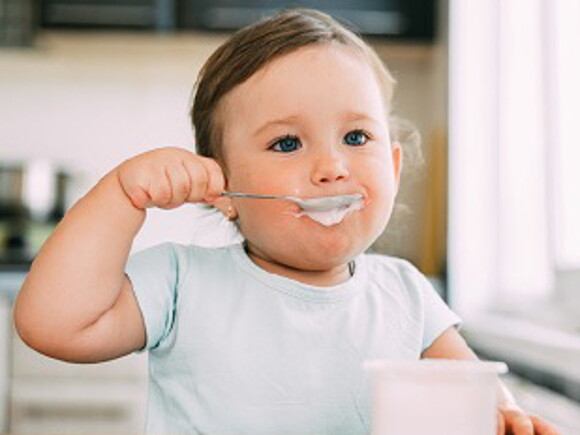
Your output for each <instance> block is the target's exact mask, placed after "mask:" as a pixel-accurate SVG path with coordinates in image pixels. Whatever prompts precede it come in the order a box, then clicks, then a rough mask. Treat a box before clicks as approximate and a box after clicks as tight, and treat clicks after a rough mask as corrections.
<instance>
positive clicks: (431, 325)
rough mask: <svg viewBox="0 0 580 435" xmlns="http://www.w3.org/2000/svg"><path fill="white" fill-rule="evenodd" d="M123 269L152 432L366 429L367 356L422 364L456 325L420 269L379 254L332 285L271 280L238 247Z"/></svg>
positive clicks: (345, 433) (172, 253) (292, 434)
mask: <svg viewBox="0 0 580 435" xmlns="http://www.w3.org/2000/svg"><path fill="white" fill-rule="evenodd" d="M126 272H127V275H128V276H129V278H130V280H131V282H132V283H133V288H134V291H135V294H136V297H137V300H138V302H139V306H140V308H141V311H142V313H143V317H144V319H145V327H146V332H147V344H146V349H148V350H149V399H148V412H147V433H150V434H172V435H176V434H212V435H230V434H240V435H241V434H252V435H266V434H267V435H315V434H316V435H325V434H332V435H358V434H368V433H369V432H370V424H371V422H370V413H371V412H370V388H369V387H370V376H369V374H368V373H365V372H364V371H363V370H362V368H361V365H362V363H363V361H365V360H369V359H378V358H390V359H398V360H417V359H419V358H420V356H421V353H422V351H423V350H424V349H426V348H427V347H428V346H429V345H430V344H431V343H432V342H433V341H434V340H435V339H436V338H437V337H438V336H439V335H440V334H441V333H442V332H443V331H445V330H446V329H447V328H449V327H450V326H452V325H455V324H457V323H459V319H458V317H457V316H456V315H455V314H454V313H453V312H451V311H450V310H449V308H448V307H447V306H446V305H445V304H444V303H443V301H442V300H441V299H440V297H439V296H438V294H437V293H436V292H435V290H434V289H433V288H432V286H431V285H430V283H429V282H428V281H427V279H426V278H425V277H424V276H423V275H422V274H421V273H420V272H419V271H418V270H417V269H415V268H414V267H413V266H412V265H411V264H410V263H409V262H407V261H404V260H401V259H397V258H393V257H388V256H383V255H371V254H363V255H360V256H359V257H358V258H357V259H356V268H355V273H354V275H353V276H352V277H351V278H350V279H349V280H348V281H347V282H345V283H342V284H340V285H336V286H333V287H316V286H312V285H307V284H303V283H300V282H298V281H295V280H292V279H289V278H286V277H282V276H279V275H274V274H271V273H269V272H267V271H265V270H263V269H261V268H260V267H258V266H257V265H255V264H254V263H253V262H252V261H251V260H250V258H249V257H248V256H247V254H246V253H245V251H244V248H243V246H242V245H232V246H228V247H223V248H202V247H196V246H182V245H177V244H169V243H168V244H163V245H159V246H156V247H153V248H149V249H146V250H144V251H142V252H140V253H137V254H135V255H133V256H132V257H131V258H130V261H129V263H128V265H127V268H126Z"/></svg>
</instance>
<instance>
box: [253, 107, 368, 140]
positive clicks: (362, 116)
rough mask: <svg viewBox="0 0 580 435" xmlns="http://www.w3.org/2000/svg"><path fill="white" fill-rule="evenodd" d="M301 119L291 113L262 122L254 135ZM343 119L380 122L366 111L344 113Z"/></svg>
mask: <svg viewBox="0 0 580 435" xmlns="http://www.w3.org/2000/svg"><path fill="white" fill-rule="evenodd" d="M300 120H301V116H300V115H290V116H286V117H284V118H279V119H272V120H271V121H268V122H266V123H265V124H262V125H261V126H260V127H258V128H257V129H256V130H255V131H254V136H258V135H259V134H260V133H262V132H263V131H264V130H266V129H267V128H269V127H272V126H275V125H292V124H296V122H298V121H300ZM343 120H346V121H363V120H367V121H372V122H375V123H378V122H379V121H377V120H376V119H375V118H374V117H372V116H370V115H367V114H366V113H362V112H347V113H345V114H344V115H343Z"/></svg>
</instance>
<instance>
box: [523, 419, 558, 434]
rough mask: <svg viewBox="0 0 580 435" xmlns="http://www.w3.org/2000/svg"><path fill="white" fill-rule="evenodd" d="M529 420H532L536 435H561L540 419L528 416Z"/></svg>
mask: <svg viewBox="0 0 580 435" xmlns="http://www.w3.org/2000/svg"><path fill="white" fill-rule="evenodd" d="M530 420H532V424H533V425H534V430H535V431H536V432H535V433H536V434H538V435H561V434H560V431H559V430H557V429H556V428H555V427H553V426H552V425H551V424H550V423H548V422H547V421H545V420H543V419H541V418H540V417H537V416H535V415H530Z"/></svg>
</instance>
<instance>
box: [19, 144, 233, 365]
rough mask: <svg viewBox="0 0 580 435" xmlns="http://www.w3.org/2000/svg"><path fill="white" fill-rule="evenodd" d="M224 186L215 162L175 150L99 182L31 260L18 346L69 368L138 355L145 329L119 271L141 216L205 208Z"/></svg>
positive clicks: (146, 157) (145, 157) (143, 158)
mask: <svg viewBox="0 0 580 435" xmlns="http://www.w3.org/2000/svg"><path fill="white" fill-rule="evenodd" d="M223 184H224V179H223V173H222V171H221V169H220V167H219V166H218V164H217V163H216V162H215V161H213V160H211V159H207V158H204V157H200V156H197V155H195V154H193V153H191V152H189V151H186V150H183V149H179V148H164V149H158V150H154V151H151V152H148V153H144V154H141V155H138V156H136V157H134V158H132V159H129V160H127V161H126V162H124V163H123V164H121V165H120V166H118V167H117V168H115V169H114V170H113V171H111V172H110V173H109V174H107V175H106V176H105V177H103V179H102V180H101V181H99V183H98V184H97V185H96V186H95V187H94V188H93V189H92V190H90V191H89V193H88V194H87V195H85V196H84V197H83V198H81V199H80V200H79V201H78V202H77V203H76V204H75V205H74V206H73V207H72V208H71V209H70V210H69V211H68V213H67V214H66V215H65V217H64V218H63V220H62V221H61V222H60V223H59V225H58V226H57V228H56V230H55V231H54V233H53V234H52V235H51V236H50V238H49V239H48V240H47V242H46V243H45V244H44V246H43V247H42V249H41V251H40V252H39V254H38V256H37V257H36V259H35V260H34V263H33V264H32V267H31V270H30V273H29V274H28V276H27V278H26V280H25V282H24V284H23V286H22V288H21V290H20V292H19V294H18V297H17V300H16V304H15V307H14V322H15V326H16V329H17V331H18V333H19V335H20V336H21V337H22V339H23V340H24V341H25V342H26V343H27V344H28V345H30V346H31V347H33V348H34V349H36V350H38V351H39V352H41V353H44V354H46V355H48V356H51V357H54V358H58V359H63V360H67V361H74V362H97V361H103V360H108V359H113V358H116V357H120V356H122V355H125V354H128V353H130V352H132V351H135V350H137V349H140V348H142V347H143V346H144V344H145V341H146V337H145V328H144V323H143V319H142V316H141V312H140V310H139V307H138V305H137V301H136V299H135V296H134V294H133V290H132V286H131V283H130V281H129V280H128V278H127V276H126V275H125V273H124V269H125V264H126V262H127V258H128V255H129V252H130V249H131V245H132V242H133V239H134V237H135V236H136V234H137V233H138V231H139V230H140V228H141V226H142V225H143V222H144V220H145V209H146V208H147V207H154V206H157V207H161V208H166V209H169V208H174V207H178V206H179V205H181V204H183V203H184V202H199V201H204V200H205V201H211V200H212V199H213V198H215V197H217V196H218V195H219V193H220V192H221V191H222V190H223Z"/></svg>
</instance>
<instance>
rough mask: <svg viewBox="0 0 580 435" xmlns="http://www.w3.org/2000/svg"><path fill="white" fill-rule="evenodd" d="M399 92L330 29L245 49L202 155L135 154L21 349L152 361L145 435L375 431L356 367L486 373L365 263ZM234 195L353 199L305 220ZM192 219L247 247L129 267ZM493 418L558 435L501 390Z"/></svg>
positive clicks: (310, 14) (204, 128)
mask: <svg viewBox="0 0 580 435" xmlns="http://www.w3.org/2000/svg"><path fill="white" fill-rule="evenodd" d="M393 86H394V80H393V78H392V77H391V75H390V74H389V72H388V71H387V70H386V68H385V66H384V65H383V64H382V63H381V61H380V60H379V58H378V57H377V55H376V53H375V52H374V51H373V50H372V49H371V48H370V47H369V46H368V45H366V44H365V43H364V42H363V41H362V40H361V39H360V38H359V37H358V36H357V35H355V34H354V33H353V32H351V31H349V30H347V29H346V28H344V27H343V26H341V25H340V24H338V23H337V22H336V21H334V20H333V19H332V18H330V17H329V16H327V15H325V14H323V13H321V12H318V11H314V10H304V9H299V10H288V11H284V12H280V13H279V14H277V15H275V16H274V17H270V18H267V19H264V20H262V21H260V22H258V23H256V24H254V25H252V26H249V27H247V28H244V29H242V30H240V31H238V32H237V33H235V34H234V35H233V36H232V37H231V38H230V39H229V40H228V41H226V42H225V43H224V44H223V45H222V46H221V47H220V48H218V50H217V51H216V52H215V53H214V54H213V55H212V56H211V57H210V58H209V60H208V61H207V63H206V64H205V66H204V67H203V69H202V71H201V72H200V75H199V78H198V81H197V83H196V94H195V99H194V102H193V108H192V111H191V115H192V121H193V124H194V127H195V135H196V146H197V153H193V152H190V151H187V150H184V149H178V148H162V149H156V150H153V151H150V152H147V153H144V154H141V155H138V156H135V157H133V158H131V159H129V160H127V161H125V162H123V163H122V164H120V165H119V166H118V167H116V168H115V169H113V170H112V171H111V172H110V173H108V174H107V175H105V176H104V177H103V178H102V179H101V180H100V181H99V182H98V183H97V185H96V186H95V187H94V188H93V189H92V190H90V191H89V192H88V194H87V195H86V196H84V197H83V198H82V199H80V200H79V201H78V202H77V203H76V204H75V205H74V206H73V207H72V208H71V209H70V211H69V212H68V213H67V214H66V216H65V217H64V219H63V220H62V222H61V223H60V224H59V226H58V228H57V229H56V230H55V232H54V234H53V235H52V236H51V237H50V238H49V239H48V240H47V242H46V244H45V245H44V246H43V248H42V250H41V251H40V253H39V255H38V256H37V258H36V260H35V261H34V264H33V265H32V268H31V270H30V273H29V275H28V277H27V279H26V281H25V283H24V285H23V287H22V289H21V291H20V293H19V295H18V299H17V302H16V305H15V311H14V318H15V324H16V327H17V330H18V332H19V334H20V336H21V337H22V339H23V340H24V341H25V342H26V343H27V344H28V345H30V346H31V347H33V348H34V349H36V350H38V351H39V352H41V353H43V354H45V355H48V356H51V357H54V358H58V359H61V360H65V361H72V362H83V363H88V362H99V361H105V360H110V359H114V358H119V357H121V356H123V355H127V354H129V353H131V352H136V351H145V350H146V351H148V354H149V401H148V417H147V433H152V434H222V435H223V434H226V435H227V434H254V435H257V434H269V435H270V434H271V435H300V434H303V435H308V434H332V435H356V434H367V433H369V431H370V417H371V416H370V403H369V402H370V393H369V379H368V377H367V375H366V374H365V373H363V371H362V369H361V364H362V362H363V361H365V360H368V359H379V358H390V359H398V360H417V359H419V358H476V357H475V355H474V353H473V352H472V351H471V350H470V349H469V347H468V346H467V345H466V343H465V342H464V341H463V339H462V338H461V336H460V335H459V334H458V332H457V330H456V328H455V326H456V325H457V324H458V323H459V319H458V317H457V316H456V315H455V314H454V313H453V312H451V311H450V310H449V309H448V308H447V306H446V305H445V304H444V303H443V301H442V300H441V299H440V298H439V297H438V295H437V294H436V293H435V291H434V290H433V288H432V287H431V286H430V285H429V282H428V281H427V280H426V279H425V277H424V276H422V275H421V274H420V272H419V271H418V270H417V269H415V268H414V267H413V266H411V264H409V263H408V262H406V261H403V260H401V259H396V258H393V257H388V256H381V255H371V254H364V252H365V250H367V248H368V247H369V246H370V245H371V244H372V243H373V241H374V240H375V239H377V237H378V236H379V235H380V234H381V233H382V232H383V230H384V229H385V226H386V225H387V222H388V221H389V217H390V215H391V211H392V209H393V203H394V201H395V196H396V193H397V190H398V185H399V178H400V173H401V167H402V160H403V156H402V150H401V146H400V144H399V143H397V142H396V141H395V140H393V141H392V140H391V128H392V127H391V126H390V125H389V122H388V120H389V113H390V104H391V97H392V93H393ZM224 191H234V192H248V193H253V194H275V195H289V196H294V197H300V198H318V197H329V196H335V195H345V194H349V195H351V194H354V195H359V198H358V199H357V200H354V201H352V202H350V203H347V204H346V205H342V206H340V207H334V208H330V209H326V210H318V211H314V212H313V211H308V210H303V209H301V207H299V206H298V205H297V204H295V203H291V202H288V201H281V200H276V199H248V198H231V197H227V196H224V195H223V194H222V193H223V192H224ZM184 203H201V204H205V205H209V206H212V207H215V209H216V210H219V212H220V213H223V214H224V216H225V217H226V218H227V219H228V220H230V221H232V222H234V223H235V225H236V226H237V228H238V229H239V231H240V233H241V234H242V235H243V238H244V241H243V243H240V244H234V245H231V246H226V247H219V248H203V247H198V246H185V245H178V244H173V243H166V244H162V245H159V246H155V247H152V248H149V249H146V250H144V251H142V252H140V253H137V254H136V255H134V256H132V257H131V258H128V257H129V251H130V249H131V244H132V242H133V239H134V237H135V235H136V234H137V233H138V231H139V229H140V228H141V226H142V224H143V222H144V220H145V216H146V209H147V208H149V207H160V208H163V209H172V208H175V207H179V206H181V205H182V204H184ZM499 415H500V418H498V433H504V431H508V432H510V431H511V432H513V433H515V434H518V435H524V434H529V435H533V433H534V428H535V431H536V432H535V433H541V434H553V433H556V431H555V430H554V429H553V428H551V427H550V426H549V425H548V424H547V423H545V422H543V421H542V420H540V419H539V418H537V417H533V416H528V415H527V414H526V413H524V412H523V411H522V410H521V409H520V408H518V407H517V406H516V404H515V403H514V402H513V400H512V399H510V396H509V393H508V392H507V391H506V390H505V388H500V408H499Z"/></svg>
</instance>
